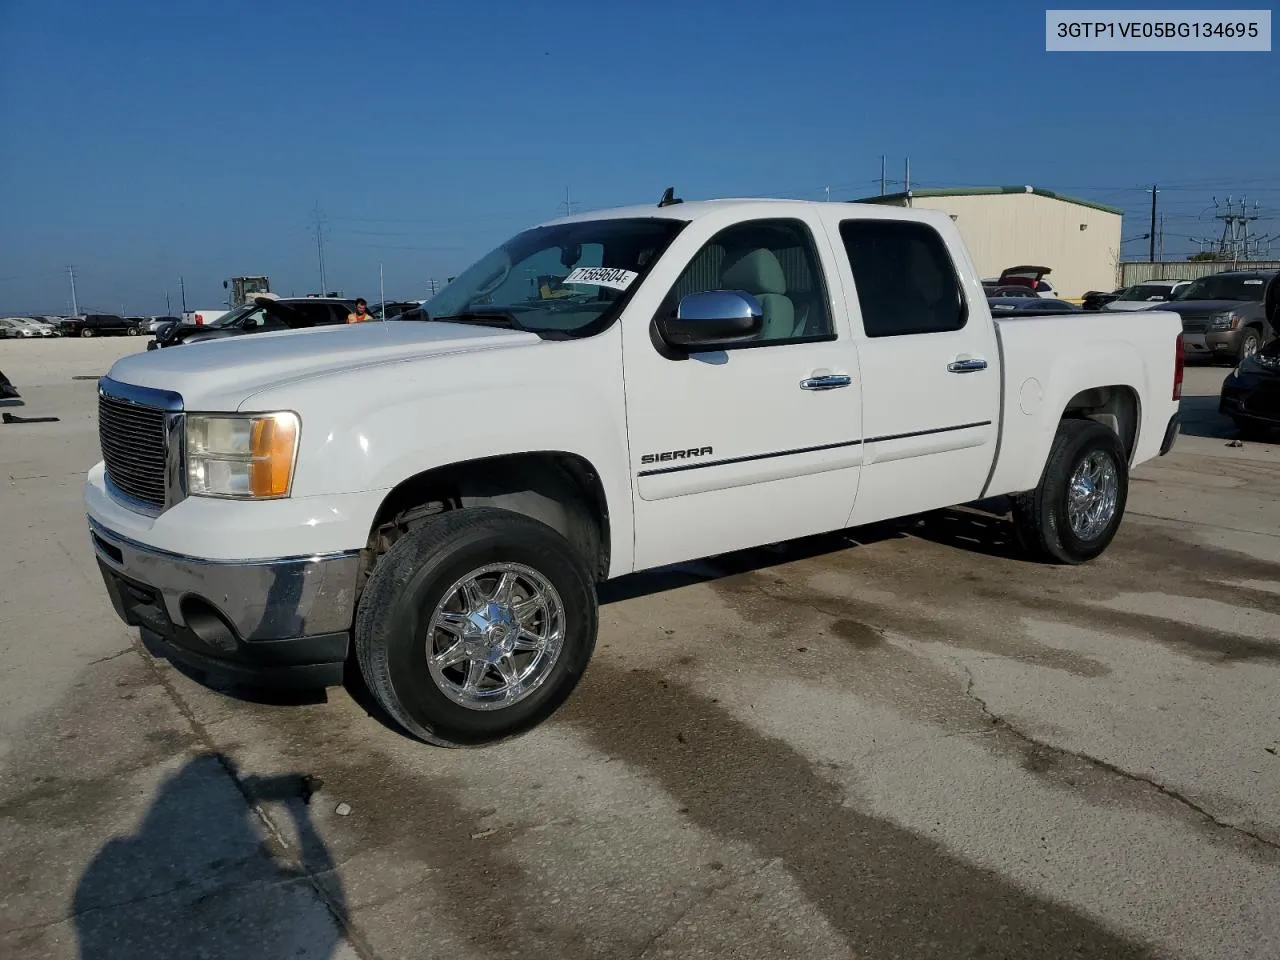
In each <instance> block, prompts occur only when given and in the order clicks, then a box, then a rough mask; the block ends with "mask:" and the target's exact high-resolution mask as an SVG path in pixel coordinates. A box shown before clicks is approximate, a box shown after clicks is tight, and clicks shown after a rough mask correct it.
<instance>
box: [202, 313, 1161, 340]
mask: <svg viewBox="0 0 1280 960" xmlns="http://www.w3.org/2000/svg"><path fill="white" fill-rule="evenodd" d="M203 323H204V314H202V313H197V314H196V326H197V327H198V326H200V325H201V324H203ZM1178 342H1179V343H1181V342H1182V341H1181V340H1179V341H1178Z"/></svg>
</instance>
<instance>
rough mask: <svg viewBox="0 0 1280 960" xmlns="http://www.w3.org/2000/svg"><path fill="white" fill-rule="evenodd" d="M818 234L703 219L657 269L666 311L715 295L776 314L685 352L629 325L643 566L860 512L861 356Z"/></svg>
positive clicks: (828, 525) (792, 221) (811, 228)
mask: <svg viewBox="0 0 1280 960" xmlns="http://www.w3.org/2000/svg"><path fill="white" fill-rule="evenodd" d="M708 221H711V222H708ZM815 227H817V228H818V230H819V231H820V224H818V223H811V222H809V221H808V220H806V219H805V218H804V217H794V218H778V219H768V220H754V221H748V222H746V223H742V222H738V223H734V224H732V225H730V226H727V227H724V228H723V229H719V230H717V229H716V224H715V222H714V220H713V218H700V219H698V220H695V221H694V222H693V223H692V224H691V225H690V226H689V228H688V229H687V230H686V231H685V232H684V233H683V234H682V235H681V236H680V238H679V239H678V241H677V242H676V243H675V244H673V246H672V248H671V250H670V251H668V254H667V256H668V258H671V260H672V261H673V262H674V264H675V265H674V266H672V267H671V268H670V270H668V271H662V273H658V271H655V276H654V277H653V278H652V279H653V280H654V281H657V282H658V283H661V284H664V285H665V286H663V287H662V288H660V289H661V290H662V291H664V292H665V296H664V297H663V299H662V301H661V305H660V306H659V307H658V309H659V310H674V309H675V306H676V304H677V303H678V302H679V299H680V298H681V297H683V296H686V295H688V294H690V293H697V292H703V291H707V290H715V289H732V290H743V291H746V292H747V293H750V294H752V295H754V296H755V297H756V298H757V299H758V300H759V301H760V303H761V306H762V308H763V311H764V326H763V329H762V330H761V332H760V334H759V336H758V337H757V338H756V339H754V340H752V341H749V342H747V343H744V344H742V345H741V346H735V347H734V348H732V349H728V350H722V351H715V352H709V353H700V354H692V355H685V356H681V355H679V354H674V353H672V352H671V351H669V350H667V349H664V347H663V345H662V344H661V343H660V342H658V341H657V340H656V339H655V334H654V333H653V329H652V326H651V325H650V324H647V323H645V322H644V319H645V318H644V317H643V316H642V317H639V318H636V319H639V320H640V321H641V322H629V323H627V324H626V329H624V331H623V337H624V341H623V363H624V365H625V369H626V379H625V383H626V407H627V432H628V438H629V445H630V451H631V469H632V484H633V490H634V502H635V517H636V523H635V529H636V566H637V567H638V568H640V569H644V568H649V567H654V566H660V565H663V564H667V563H674V562H678V561H683V560H688V559H692V558H695V557H701V556H708V555H711V554H714V553H723V552H726V551H729V550H734V549H739V548H742V547H748V546H755V545H760V544H766V543H772V542H776V541H779V540H785V539H790V538H792V537H796V536H801V535H804V534H809V533H816V532H820V531H825V530H832V529H838V528H840V527H842V526H843V525H844V523H845V521H846V519H847V518H848V515H849V510H850V509H851V507H852V505H853V501H854V496H855V494H856V492H857V480H858V465H859V463H860V461H861V454H862V451H861V443H860V441H861V438H862V431H861V420H862V412H861V383H860V380H859V370H858V353H857V350H856V348H855V346H854V343H853V340H852V337H851V332H850V329H849V327H848V324H847V317H846V315H845V310H844V304H843V297H842V296H841V288H840V285H839V284H838V283H837V282H832V281H829V280H828V278H829V277H831V276H832V270H833V267H834V263H833V262H831V257H832V252H831V250H830V249H829V245H828V244H826V243H822V244H815V242H814V232H815ZM818 235H819V236H822V234H821V233H820V232H819V234H818ZM676 270H679V271H680V272H679V274H678V277H676V279H675V280H674V282H672V277H673V276H675V271H676ZM664 278H665V279H664ZM833 294H834V296H833ZM633 316H634V315H633Z"/></svg>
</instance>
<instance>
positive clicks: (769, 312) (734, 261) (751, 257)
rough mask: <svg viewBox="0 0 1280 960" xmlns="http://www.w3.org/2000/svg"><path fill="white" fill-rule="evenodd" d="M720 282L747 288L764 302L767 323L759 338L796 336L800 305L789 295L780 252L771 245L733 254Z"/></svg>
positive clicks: (762, 305) (726, 263) (775, 338)
mask: <svg viewBox="0 0 1280 960" xmlns="http://www.w3.org/2000/svg"><path fill="white" fill-rule="evenodd" d="M720 285H721V287H722V288H724V289H726V290H745V291H746V292H747V293H749V294H751V295H752V296H754V297H755V298H756V299H757V300H759V301H760V306H761V308H762V309H763V312H764V325H763V326H762V327H761V329H760V336H759V337H758V338H757V339H759V340H786V339H788V338H790V337H793V336H796V307H795V304H794V303H793V302H792V300H791V298H790V297H788V296H787V278H786V275H785V274H784V273H783V271H782V264H781V263H780V262H779V261H778V257H777V255H775V254H774V252H773V251H772V250H770V249H768V248H767V247H760V248H758V249H755V250H747V251H745V252H741V253H738V254H731V255H730V256H727V257H726V258H725V262H724V266H723V267H721V269H720Z"/></svg>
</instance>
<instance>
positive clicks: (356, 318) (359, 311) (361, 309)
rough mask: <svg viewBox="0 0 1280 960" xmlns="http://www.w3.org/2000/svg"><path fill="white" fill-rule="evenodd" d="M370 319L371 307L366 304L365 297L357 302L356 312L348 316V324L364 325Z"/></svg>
mask: <svg viewBox="0 0 1280 960" xmlns="http://www.w3.org/2000/svg"><path fill="white" fill-rule="evenodd" d="M370 319H372V318H371V317H370V316H369V305H368V304H367V303H365V302H364V297H361V298H360V299H359V300H357V301H356V309H355V312H354V313H348V314H347V323H364V322H365V321H366V320H370Z"/></svg>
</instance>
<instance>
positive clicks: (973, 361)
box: [947, 357, 987, 373]
mask: <svg viewBox="0 0 1280 960" xmlns="http://www.w3.org/2000/svg"><path fill="white" fill-rule="evenodd" d="M947 369H948V370H949V371H951V372H952V373H976V372H977V371H979V370H985V369H987V361H985V360H983V359H982V358H981V357H965V358H964V359H963V360H952V361H951V362H950V363H948V364H947Z"/></svg>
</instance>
